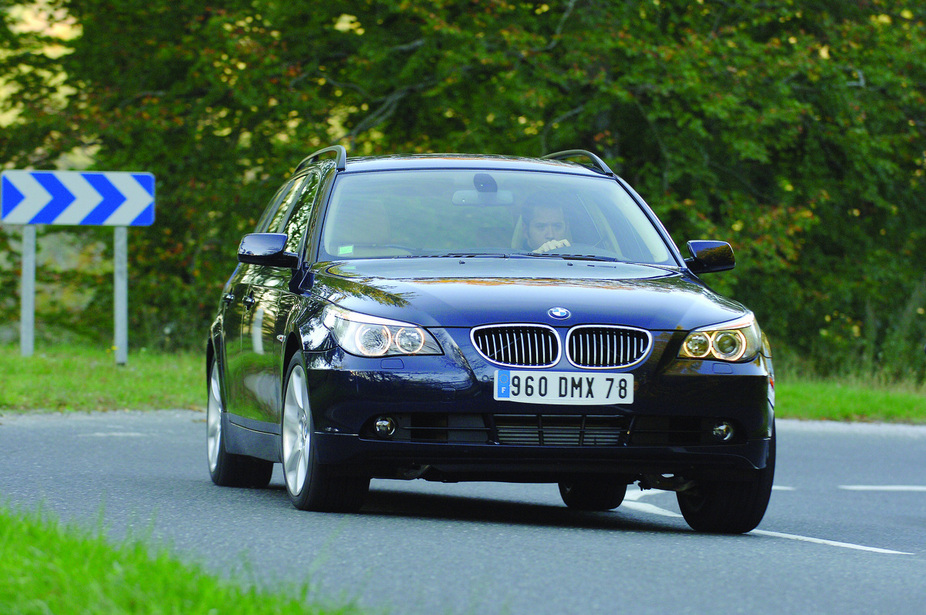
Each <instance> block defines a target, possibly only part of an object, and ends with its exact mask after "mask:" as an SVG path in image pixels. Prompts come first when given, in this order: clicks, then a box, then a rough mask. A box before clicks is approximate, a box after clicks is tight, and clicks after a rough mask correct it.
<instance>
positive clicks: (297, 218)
mask: <svg viewBox="0 0 926 615" xmlns="http://www.w3.org/2000/svg"><path fill="white" fill-rule="evenodd" d="M319 183H320V182H319V175H318V173H317V172H316V171H312V172H311V173H309V176H308V177H306V179H305V183H303V184H302V187H301V190H297V191H296V192H297V193H298V195H299V198H298V200H297V201H296V204H295V207H293V212H292V214H291V215H290V216H289V220H287V222H286V225H285V226H284V227H283V231H281V232H283V233H286V234H287V235H288V236H289V239H287V240H286V251H287V252H296V251H298V250H299V243H300V242H301V241H302V236H303V235H304V234H305V230H306V227H307V226H308V224H309V218H310V217H311V215H312V210H313V208H314V207H313V206H314V204H315V197H316V196H317V195H318V185H319Z"/></svg>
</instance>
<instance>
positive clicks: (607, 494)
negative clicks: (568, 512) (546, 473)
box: [559, 478, 627, 511]
mask: <svg viewBox="0 0 926 615" xmlns="http://www.w3.org/2000/svg"><path fill="white" fill-rule="evenodd" d="M626 493H627V484H626V483H612V482H608V481H605V480H601V479H599V480H591V479H587V478H586V479H577V480H573V481H568V482H562V483H560V484H559V494H560V497H562V498H563V503H565V504H566V506H568V507H569V508H573V509H575V510H597V511H607V510H614V509H615V508H617V507H618V506H620V505H621V502H623V501H624V495H625V494H626Z"/></svg>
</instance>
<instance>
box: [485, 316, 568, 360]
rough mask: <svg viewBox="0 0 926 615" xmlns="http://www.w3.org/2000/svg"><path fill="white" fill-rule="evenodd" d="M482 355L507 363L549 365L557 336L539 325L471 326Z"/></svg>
mask: <svg viewBox="0 0 926 615" xmlns="http://www.w3.org/2000/svg"><path fill="white" fill-rule="evenodd" d="M472 338H473V344H474V345H475V346H476V350H478V351H479V354H481V355H482V356H483V357H484V358H486V359H488V360H489V361H492V362H493V363H498V364H499V365H507V366H511V367H549V366H551V365H555V364H556V362H557V361H558V360H559V338H558V337H557V335H556V331H554V330H553V329H552V328H551V327H545V326H541V325H489V326H486V327H479V328H477V329H474V330H473V333H472Z"/></svg>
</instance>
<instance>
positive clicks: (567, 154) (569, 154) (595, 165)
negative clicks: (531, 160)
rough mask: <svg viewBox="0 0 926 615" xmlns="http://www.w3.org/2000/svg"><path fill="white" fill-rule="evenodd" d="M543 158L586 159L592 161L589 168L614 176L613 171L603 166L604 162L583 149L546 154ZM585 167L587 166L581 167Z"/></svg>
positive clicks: (605, 165)
mask: <svg viewBox="0 0 926 615" xmlns="http://www.w3.org/2000/svg"><path fill="white" fill-rule="evenodd" d="M544 158H549V159H550V160H566V159H568V158H588V159H589V160H591V161H592V164H591V166H590V168H591V169H593V170H595V171H599V172H601V173H604V174H605V175H612V176H613V175H614V171H612V170H611V168H610V167H609V166H608V165H607V164H605V161H604V160H602V159H601V158H599V157H598V156H596V155H595V154H593V153H591V152H589V151H586V150H584V149H570V150H566V151H563V152H554V153H552V154H547V155H546V156H544ZM583 166H587V165H583Z"/></svg>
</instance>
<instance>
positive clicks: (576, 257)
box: [517, 252, 622, 263]
mask: <svg viewBox="0 0 926 615" xmlns="http://www.w3.org/2000/svg"><path fill="white" fill-rule="evenodd" d="M517 256H527V257H533V258H538V257H540V258H561V259H563V260H567V261H596V262H604V263H619V262H622V261H621V260H620V259H619V258H614V257H612V256H598V255H595V254H553V253H549V252H525V253H523V254H518V255H517Z"/></svg>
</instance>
